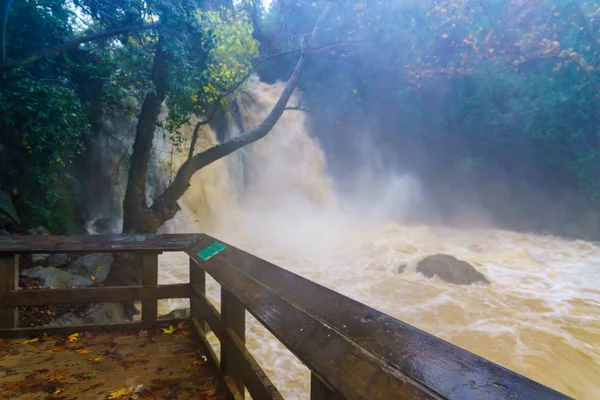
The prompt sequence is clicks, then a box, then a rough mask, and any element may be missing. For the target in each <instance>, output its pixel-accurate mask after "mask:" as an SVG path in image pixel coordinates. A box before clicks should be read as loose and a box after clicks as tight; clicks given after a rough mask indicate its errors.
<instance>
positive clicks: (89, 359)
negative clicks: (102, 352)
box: [88, 356, 104, 362]
mask: <svg viewBox="0 0 600 400" xmlns="http://www.w3.org/2000/svg"><path fill="white" fill-rule="evenodd" d="M102 360H104V357H103V356H100V357H90V358H88V361H96V362H97V361H102Z"/></svg>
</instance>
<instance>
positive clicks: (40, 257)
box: [31, 254, 50, 267]
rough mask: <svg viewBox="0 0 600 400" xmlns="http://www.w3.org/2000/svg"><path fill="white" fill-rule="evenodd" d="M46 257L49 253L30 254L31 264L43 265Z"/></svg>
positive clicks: (46, 259) (48, 256)
mask: <svg viewBox="0 0 600 400" xmlns="http://www.w3.org/2000/svg"><path fill="white" fill-rule="evenodd" d="M48 258H50V254H32V255H31V265H39V266H42V267H45V266H46V262H47V261H48Z"/></svg>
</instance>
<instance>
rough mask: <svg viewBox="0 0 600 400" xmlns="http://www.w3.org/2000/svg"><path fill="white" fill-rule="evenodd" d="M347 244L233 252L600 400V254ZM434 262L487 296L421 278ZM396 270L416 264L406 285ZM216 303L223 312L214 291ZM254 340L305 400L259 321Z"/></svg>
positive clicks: (432, 240)
mask: <svg viewBox="0 0 600 400" xmlns="http://www.w3.org/2000/svg"><path fill="white" fill-rule="evenodd" d="M350 236H353V237H352V238H351V239H349V240H347V241H345V243H344V244H343V245H341V246H339V247H335V248H331V249H330V251H320V252H318V254H310V252H309V253H308V254H300V253H299V252H298V253H296V254H293V253H292V254H290V253H289V252H287V248H285V247H284V248H282V249H281V250H278V248H277V246H274V245H273V244H269V243H252V242H246V243H243V242H236V241H235V240H234V242H233V244H235V245H237V246H239V247H241V248H243V249H244V250H246V251H249V252H252V253H254V254H256V255H258V256H260V257H263V258H265V259H267V260H269V261H271V262H273V263H276V264H278V265H280V266H281V267H283V268H286V269H289V270H290V271H293V272H295V273H298V274H300V275H302V276H304V277H306V278H308V279H311V280H314V281H315V282H318V283H320V284H322V285H324V286H326V287H329V288H331V289H333V290H337V291H338V292H340V293H342V294H345V295H346V296H349V297H351V298H353V299H356V300H358V301H361V302H363V303H365V304H368V305H370V306H371V307H374V308H376V309H378V310H380V311H382V312H385V313H387V314H390V315H392V316H394V317H396V318H398V319H401V320H403V321H405V322H407V323H409V324H411V325H414V326H416V327H418V328H420V329H423V330H425V331H427V332H429V333H432V334H435V335H436V336H438V337H441V338H442V339H445V340H448V341H449V342H451V343H453V344H455V345H458V346H460V347H462V348H465V349H467V350H469V351H472V352H474V353H476V354H478V355H480V356H483V357H485V358H487V359H490V360H492V361H494V362H496V363H498V364H500V365H503V366H505V367H507V368H509V369H511V370H514V371H516V372H518V373H520V374H523V375H525V376H527V377H529V378H531V379H534V380H536V381H539V382H541V383H543V384H545V385H547V386H550V387H552V388H554V389H557V390H559V391H561V392H563V393H565V394H567V395H570V396H573V397H575V398H578V399H597V398H600V384H599V382H598V380H597V377H598V376H600V290H599V289H598V287H597V282H599V281H600V269H599V268H597V265H598V263H600V248H599V247H598V246H595V245H592V244H590V243H586V242H581V241H567V240H562V239H558V238H552V237H543V236H536V235H531V234H519V233H512V232H506V231H497V230H456V229H445V228H431V227H418V226H415V227H402V226H399V225H395V224H390V225H387V226H385V227H382V228H380V229H374V230H372V231H368V232H361V233H357V232H354V233H353V234H351V235H350ZM225 239H227V238H225ZM346 239H348V238H346ZM307 244H308V241H306V242H304V243H302V245H303V247H304V248H305V249H307V248H308V249H310V246H307ZM435 253H447V254H452V255H454V256H456V257H459V258H461V259H464V260H466V261H468V262H470V263H472V264H473V265H474V266H476V267H477V269H478V270H479V271H481V272H483V273H484V274H485V275H486V276H487V277H488V279H489V280H490V281H491V285H489V286H483V285H473V286H456V285H451V284H447V283H445V282H443V281H441V280H439V279H437V278H434V279H427V278H425V277H424V276H423V275H421V274H419V273H417V272H415V270H414V266H415V263H416V262H417V261H418V260H420V259H421V258H423V257H425V256H427V255H431V254H435ZM163 257H164V258H165V259H164V260H161V266H165V268H162V269H161V270H162V271H163V273H162V275H161V278H162V279H164V280H165V282H173V281H186V279H187V276H188V275H187V274H188V271H187V270H188V264H187V259H185V256H183V257H182V258H181V259H178V258H177V257H179V256H177V255H166V256H163ZM400 265H408V268H407V269H406V271H405V272H404V273H402V274H398V267H399V266H400ZM167 266H168V267H167ZM208 293H209V295H210V296H211V297H212V299H214V301H215V304H218V299H219V291H218V285H217V284H216V283H214V282H211V283H210V284H209V285H208ZM179 305H181V304H179ZM171 306H172V307H175V306H176V304H171ZM247 334H248V347H249V348H250V350H251V351H252V353H253V354H254V355H255V357H256V358H257V359H258V360H259V361H260V363H261V364H262V366H263V367H264V368H265V369H266V371H267V373H268V374H269V376H270V377H271V378H272V379H273V380H274V382H275V384H276V385H277V386H278V387H279V388H280V390H281V391H282V393H283V395H284V397H286V398H290V399H307V398H308V393H309V374H308V371H307V370H306V368H305V367H303V366H302V365H301V363H300V362H299V361H298V360H296V359H295V357H294V356H293V355H292V354H291V353H289V352H288V351H287V350H286V349H285V348H284V347H283V346H282V345H280V344H279V343H278V342H277V340H276V339H275V338H274V337H273V336H272V335H270V334H269V333H268V332H267V331H266V330H265V329H264V328H262V327H261V326H259V324H258V323H257V322H256V321H254V320H253V319H252V320H251V322H250V323H249V324H248V327H247Z"/></svg>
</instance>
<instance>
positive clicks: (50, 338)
mask: <svg viewBox="0 0 600 400" xmlns="http://www.w3.org/2000/svg"><path fill="white" fill-rule="evenodd" d="M53 340H54V338H53V337H52V336H44V337H43V338H42V340H41V341H42V342H44V343H47V342H51V341H53Z"/></svg>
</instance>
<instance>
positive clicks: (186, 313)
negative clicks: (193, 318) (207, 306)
mask: <svg viewBox="0 0 600 400" xmlns="http://www.w3.org/2000/svg"><path fill="white" fill-rule="evenodd" d="M190 315H191V310H190V308H189V307H187V308H178V309H176V310H173V311H171V312H170V313H168V314H165V315H160V316H159V317H158V319H173V318H181V319H185V318H189V317H190Z"/></svg>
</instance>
